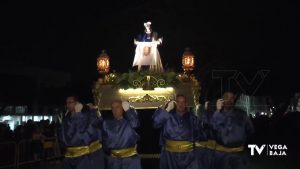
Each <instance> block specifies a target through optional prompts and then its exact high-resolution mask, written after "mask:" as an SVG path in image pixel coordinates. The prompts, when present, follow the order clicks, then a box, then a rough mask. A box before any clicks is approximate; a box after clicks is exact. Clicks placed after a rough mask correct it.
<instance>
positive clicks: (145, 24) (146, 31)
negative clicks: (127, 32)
mask: <svg viewBox="0 0 300 169" xmlns="http://www.w3.org/2000/svg"><path fill="white" fill-rule="evenodd" d="M150 26H151V22H150V21H148V22H146V23H144V27H145V33H146V34H150V33H151V28H150Z"/></svg>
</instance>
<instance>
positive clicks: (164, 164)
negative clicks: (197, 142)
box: [152, 108, 197, 169]
mask: <svg viewBox="0 0 300 169" xmlns="http://www.w3.org/2000/svg"><path fill="white" fill-rule="evenodd" d="M152 118H153V127H154V128H161V130H162V131H161V137H160V145H161V146H162V151H161V154H160V169H194V168H197V163H196V160H195V154H194V151H191V152H180V153H177V152H176V153H175V152H169V151H166V150H165V147H164V146H165V139H168V140H175V141H191V142H194V127H196V126H195V125H196V123H197V119H196V116H194V115H193V114H192V113H189V112H188V113H186V114H184V115H183V116H180V115H179V114H178V113H177V112H175V111H171V112H167V111H165V110H164V109H160V108H159V109H157V110H156V111H155V113H154V114H153V117H152Z"/></svg>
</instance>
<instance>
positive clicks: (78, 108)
mask: <svg viewBox="0 0 300 169" xmlns="http://www.w3.org/2000/svg"><path fill="white" fill-rule="evenodd" d="M82 108H83V105H82V104H81V103H79V102H78V103H77V104H76V105H75V112H76V113H78V112H81V110H82Z"/></svg>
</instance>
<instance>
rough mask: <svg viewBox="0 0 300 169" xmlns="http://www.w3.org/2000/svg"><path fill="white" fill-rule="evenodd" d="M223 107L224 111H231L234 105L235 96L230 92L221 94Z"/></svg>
mask: <svg viewBox="0 0 300 169" xmlns="http://www.w3.org/2000/svg"><path fill="white" fill-rule="evenodd" d="M223 100H224V103H223V106H224V108H225V109H231V108H232V107H233V106H234V105H235V100H236V94H235V93H234V92H232V91H226V92H224V94H223Z"/></svg>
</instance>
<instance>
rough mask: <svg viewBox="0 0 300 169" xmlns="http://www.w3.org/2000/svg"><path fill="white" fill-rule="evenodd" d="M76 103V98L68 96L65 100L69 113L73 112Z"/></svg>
mask: <svg viewBox="0 0 300 169" xmlns="http://www.w3.org/2000/svg"><path fill="white" fill-rule="evenodd" d="M77 103H78V97H76V96H68V97H67V99H66V106H67V109H68V111H69V112H75V105H76V104H77Z"/></svg>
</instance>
